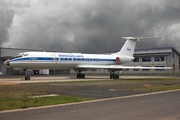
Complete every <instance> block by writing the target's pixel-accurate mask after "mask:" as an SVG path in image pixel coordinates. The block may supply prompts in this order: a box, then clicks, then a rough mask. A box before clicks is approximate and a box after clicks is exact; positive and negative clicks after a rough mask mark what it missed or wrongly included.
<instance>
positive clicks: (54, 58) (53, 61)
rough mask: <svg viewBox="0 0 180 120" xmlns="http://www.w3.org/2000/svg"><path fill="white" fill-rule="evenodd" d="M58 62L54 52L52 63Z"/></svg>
mask: <svg viewBox="0 0 180 120" xmlns="http://www.w3.org/2000/svg"><path fill="white" fill-rule="evenodd" d="M56 63H57V59H56V55H55V54H52V64H56Z"/></svg>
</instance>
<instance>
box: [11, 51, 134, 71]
mask: <svg viewBox="0 0 180 120" xmlns="http://www.w3.org/2000/svg"><path fill="white" fill-rule="evenodd" d="M117 58H119V60H117ZM132 59H134V58H133V57H131V56H125V55H116V54H111V55H106V54H105V55H103V54H81V53H56V52H25V53H20V56H19V57H14V58H12V59H10V60H9V63H10V64H9V66H10V67H11V68H14V69H34V70H35V69H66V68H67V69H77V66H78V65H121V64H124V63H127V62H130V61H131V60H132Z"/></svg>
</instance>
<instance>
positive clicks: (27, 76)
mask: <svg viewBox="0 0 180 120" xmlns="http://www.w3.org/2000/svg"><path fill="white" fill-rule="evenodd" d="M24 73H25V76H24V78H22V80H30V79H31V78H30V76H29V75H28V74H27V70H24Z"/></svg>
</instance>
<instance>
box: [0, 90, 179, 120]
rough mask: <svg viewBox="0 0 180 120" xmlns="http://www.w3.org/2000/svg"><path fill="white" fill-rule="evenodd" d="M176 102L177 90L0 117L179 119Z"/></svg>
mask: <svg viewBox="0 0 180 120" xmlns="http://www.w3.org/2000/svg"><path fill="white" fill-rule="evenodd" d="M148 94H149V93H148ZM179 101H180V90H179V91H172V92H165V93H158V94H154V93H153V94H150V95H137V96H131V97H119V98H110V99H106V100H105V99H104V100H98V101H92V102H85V103H76V104H69V105H67V104H66V105H56V106H49V107H39V108H33V109H32V108H31V109H25V110H17V111H11V112H10V111H9V112H0V120H180V102H179Z"/></svg>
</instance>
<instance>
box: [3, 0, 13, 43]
mask: <svg viewBox="0 0 180 120" xmlns="http://www.w3.org/2000/svg"><path fill="white" fill-rule="evenodd" d="M13 15H14V13H13V11H12V10H11V9H9V8H8V6H7V5H6V3H5V2H4V0H1V1H0V45H1V44H2V43H3V42H4V41H6V40H8V28H9V27H10V25H11V23H12V19H13Z"/></svg>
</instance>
